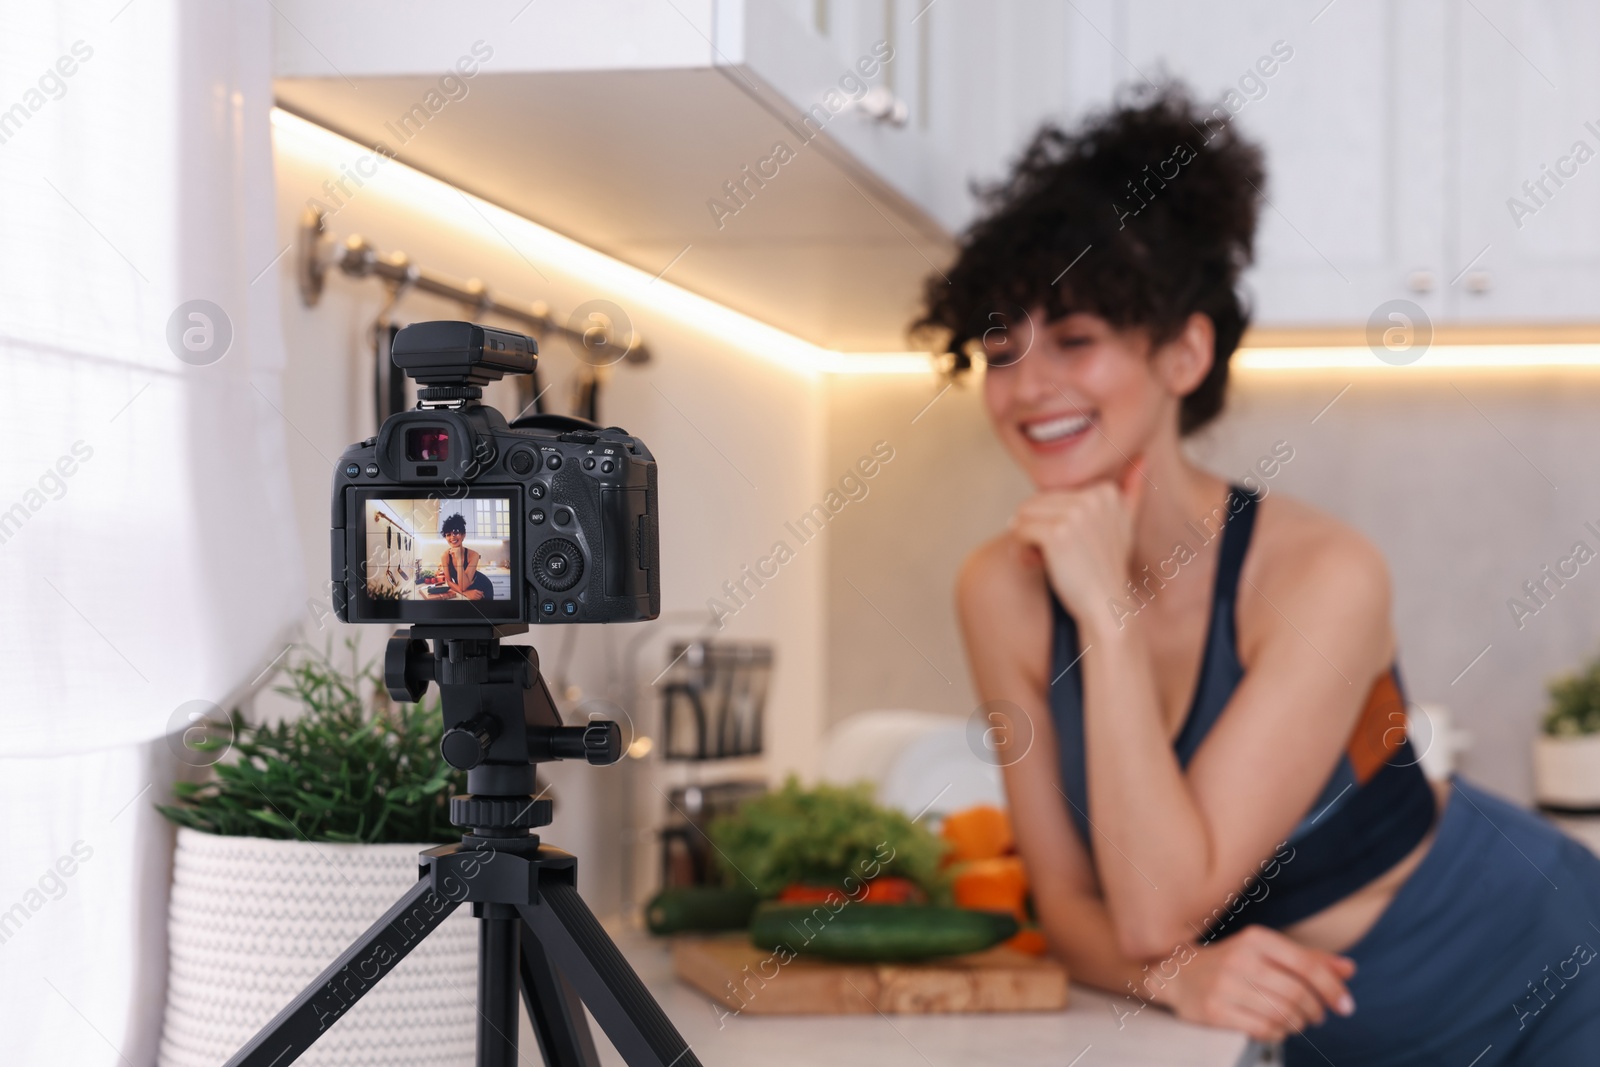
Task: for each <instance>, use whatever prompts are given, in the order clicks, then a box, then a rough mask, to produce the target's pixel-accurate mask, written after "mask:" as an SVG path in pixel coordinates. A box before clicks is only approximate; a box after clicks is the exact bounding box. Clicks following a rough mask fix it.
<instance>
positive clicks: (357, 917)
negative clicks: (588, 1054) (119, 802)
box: [159, 642, 477, 1067]
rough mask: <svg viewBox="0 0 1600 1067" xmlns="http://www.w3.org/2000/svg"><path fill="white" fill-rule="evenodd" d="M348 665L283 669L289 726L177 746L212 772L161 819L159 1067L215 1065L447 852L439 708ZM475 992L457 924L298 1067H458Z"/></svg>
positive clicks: (237, 717)
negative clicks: (173, 832) (169, 867)
mask: <svg viewBox="0 0 1600 1067" xmlns="http://www.w3.org/2000/svg"><path fill="white" fill-rule="evenodd" d="M348 651H349V654H350V660H349V665H348V666H337V665H335V664H334V662H333V660H332V657H331V655H330V654H329V652H328V651H326V650H325V651H323V652H320V653H318V652H314V651H309V650H300V651H298V652H296V653H293V654H291V658H290V660H289V663H288V666H287V667H286V669H285V671H286V676H287V684H285V685H283V686H280V687H278V691H279V692H280V693H284V694H286V695H288V696H290V697H293V698H295V699H296V700H298V702H299V703H300V705H301V706H302V709H303V713H302V714H301V715H300V716H299V717H298V718H295V719H291V720H286V721H284V722H281V723H279V724H277V725H274V726H268V725H262V724H253V723H249V722H246V721H245V719H244V718H243V716H242V715H241V714H240V713H239V712H238V711H237V710H235V711H234V712H233V714H232V716H231V717H230V718H231V722H230V723H223V724H213V726H214V727H220V728H219V729H213V730H211V731H210V732H209V733H206V734H204V735H203V736H201V737H200V738H199V739H198V740H196V739H195V737H196V735H195V733H194V732H192V731H191V733H190V734H189V735H186V744H187V745H188V747H189V748H190V750H191V751H192V752H195V753H199V754H204V755H205V756H206V757H208V760H207V761H209V762H213V763H214V766H213V768H212V770H213V773H212V774H211V776H210V777H209V778H208V779H207V780H206V781H203V782H180V783H179V784H178V785H177V786H176V788H175V791H174V792H175V798H174V803H172V804H168V805H162V806H160V810H161V812H162V813H163V814H164V815H166V816H167V818H169V819H170V820H172V821H173V822H175V823H177V824H178V826H179V830H178V849H177V858H176V864H175V871H174V877H173V887H172V905H171V912H170V916H169V922H168V941H169V946H170V962H169V977H168V983H167V1009H166V1021H165V1026H164V1027H163V1033H162V1038H161V1051H160V1061H159V1062H160V1064H161V1065H162V1067H190V1065H194V1067H200V1065H202V1064H203V1065H206V1067H211V1065H214V1064H218V1063H221V1062H223V1061H224V1060H226V1059H227V1058H228V1057H229V1056H231V1055H232V1054H233V1053H234V1052H235V1051H236V1050H237V1049H238V1048H239V1046H240V1045H242V1044H244V1043H245V1042H246V1041H247V1040H249V1038H250V1037H251V1036H253V1035H254V1034H255V1032H256V1031H257V1030H259V1029H260V1028H261V1027H262V1026H263V1025H265V1024H266V1023H267V1022H269V1021H270V1020H271V1019H272V1017H273V1016H274V1015H276V1014H277V1013H278V1011H279V1010H280V1009H282V1008H283V1007H284V1005H286V1004H288V1003H289V1001H290V1000H291V999H292V998H293V997H294V996H295V994H297V993H298V992H299V991H300V990H301V989H302V988H303V987H304V986H305V985H307V984H308V983H309V982H310V981H311V980H312V979H313V978H315V977H316V975H317V974H318V973H320V972H321V970H322V969H323V968H324V967H326V966H327V965H328V964H329V963H331V962H332V961H333V960H334V958H335V957H337V956H338V954H339V953H340V952H341V951H342V950H343V949H344V948H345V946H346V945H347V944H348V943H349V942H350V941H351V940H353V939H354V938H355V937H356V936H358V935H359V934H360V933H361V932H362V931H364V930H365V929H367V927H369V926H370V925H371V924H372V923H373V922H374V921H375V920H376V919H378V918H379V917H380V916H381V915H382V914H383V913H384V912H385V911H386V910H387V909H388V908H389V906H390V905H392V904H393V903H394V901H395V900H396V899H397V898H398V897H400V896H401V894H403V893H404V892H405V891H406V890H407V889H408V888H409V887H410V886H411V885H413V884H414V883H415V882H416V878H417V853H418V852H419V851H420V850H421V849H423V848H426V847H427V846H429V845H431V844H441V843H445V842H449V841H454V840H458V839H459V831H458V830H456V829H454V828H453V827H452V826H451V825H450V823H449V818H448V814H449V812H448V805H449V796H450V794H451V793H452V792H464V791H465V783H464V782H463V781H462V780H461V776H459V775H458V774H457V773H456V772H455V771H453V770H452V769H451V768H450V767H449V766H448V765H447V764H446V763H445V762H444V761H443V759H442V758H441V757H440V755H439V737H440V733H441V731H442V729H443V724H442V721H441V718H440V715H439V711H438V708H437V704H436V702H425V703H418V704H394V703H390V701H389V700H388V698H387V694H386V693H385V692H384V690H383V688H382V686H381V685H380V684H379V681H380V679H379V678H378V676H377V673H376V671H375V670H374V668H373V666H372V664H370V663H368V664H365V665H361V664H359V662H358V658H357V655H356V650H355V647H354V643H353V642H351V643H350V645H349V646H348ZM476 975H477V932H476V930H475V929H474V923H473V921H472V917H471V911H470V909H468V908H458V909H457V910H456V912H455V913H454V914H452V915H451V916H450V918H449V919H447V920H446V921H445V923H444V924H443V925H442V926H440V927H439V929H438V930H436V931H435V932H434V933H433V934H432V935H430V936H429V937H428V938H427V939H426V940H424V941H423V942H422V943H421V944H420V945H418V946H417V948H416V949H414V950H413V951H412V952H411V953H410V954H409V955H408V956H407V957H406V958H405V960H403V961H402V962H401V963H400V965H399V966H397V967H396V968H395V969H394V971H393V972H392V973H390V974H389V975H388V976H387V977H385V978H384V979H383V981H382V982H380V983H379V984H377V985H376V986H374V987H373V988H372V990H371V991H370V992H368V993H367V994H366V995H365V996H364V997H363V998H362V999H361V1000H360V1002H358V1003H357V1004H356V1005H355V1007H354V1008H352V1009H351V1010H350V1012H349V1013H348V1014H346V1015H345V1016H344V1017H343V1018H342V1019H340V1020H339V1022H338V1023H337V1024H335V1025H334V1026H333V1027H332V1028H331V1029H330V1030H329V1031H328V1033H327V1034H325V1035H324V1036H323V1037H322V1038H321V1039H320V1040H319V1041H318V1042H317V1043H316V1045H315V1046H313V1048H312V1049H311V1051H310V1052H308V1053H307V1054H306V1055H304V1056H302V1057H301V1058H300V1059H299V1060H298V1061H296V1062H297V1063H299V1064H325V1065H327V1064H377V1063H383V1064H417V1065H421V1064H429V1065H435V1064H462V1065H468V1064H471V1063H472V1061H473V1054H474V1052H473V1050H474V1034H475V1022H474V1021H475V1019H476V1015H477V1013H476V1002H475V992H476Z"/></svg>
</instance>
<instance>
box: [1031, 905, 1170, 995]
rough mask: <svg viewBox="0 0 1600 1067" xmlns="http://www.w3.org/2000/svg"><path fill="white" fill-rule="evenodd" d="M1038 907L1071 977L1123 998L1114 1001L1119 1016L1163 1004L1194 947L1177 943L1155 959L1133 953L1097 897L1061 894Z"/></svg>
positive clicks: (1041, 918) (1043, 924) (1057, 954)
mask: <svg viewBox="0 0 1600 1067" xmlns="http://www.w3.org/2000/svg"><path fill="white" fill-rule="evenodd" d="M1035 906H1036V907H1037V908H1038V911H1039V919H1040V925H1041V926H1042V927H1043V929H1044V933H1045V937H1046V938H1047V939H1048V940H1049V942H1050V946H1051V948H1052V949H1053V950H1054V952H1055V955H1056V957H1057V958H1058V959H1060V960H1061V961H1062V962H1063V963H1065V964H1066V965H1067V973H1068V974H1069V975H1070V976H1071V977H1072V980H1073V981H1075V982H1082V983H1083V984H1084V985H1089V986H1093V987H1095V988H1096V989H1100V990H1103V991H1105V992H1107V993H1111V994H1113V995H1116V996H1120V997H1122V998H1124V999H1123V1000H1122V1001H1117V1002H1113V1005H1112V1011H1113V1012H1114V1013H1115V1014H1116V1015H1117V1017H1118V1018H1119V1019H1120V1018H1122V1017H1123V1016H1124V1015H1126V1014H1127V1013H1129V1012H1137V1011H1139V1010H1140V1008H1141V1007H1142V1004H1143V1003H1144V1002H1155V1003H1164V1002H1165V998H1164V990H1165V987H1166V985H1167V984H1168V982H1169V981H1170V979H1171V978H1172V977H1173V976H1174V974H1175V972H1176V968H1177V967H1178V966H1179V965H1180V964H1181V963H1182V962H1183V961H1184V960H1185V959H1186V958H1187V957H1186V954H1188V953H1192V952H1193V951H1194V950H1193V949H1192V948H1191V947H1189V946H1188V945H1186V944H1175V945H1171V946H1169V947H1168V948H1167V949H1166V950H1164V955H1162V956H1158V957H1156V958H1155V959H1154V960H1152V961H1150V962H1145V961H1143V960H1137V959H1134V958H1132V957H1130V956H1128V955H1127V954H1126V953H1125V952H1124V951H1123V949H1122V946H1121V944H1120V939H1119V938H1118V935H1117V931H1116V928H1115V926H1114V925H1113V924H1112V921H1111V914H1110V912H1109V911H1108V910H1107V909H1106V904H1105V901H1103V900H1101V899H1099V898H1097V897H1086V896H1078V895H1071V896H1060V897H1057V898H1055V899H1054V900H1053V901H1051V902H1050V903H1048V904H1045V903H1044V902H1042V901H1036V902H1035ZM1169 957H1170V959H1169Z"/></svg>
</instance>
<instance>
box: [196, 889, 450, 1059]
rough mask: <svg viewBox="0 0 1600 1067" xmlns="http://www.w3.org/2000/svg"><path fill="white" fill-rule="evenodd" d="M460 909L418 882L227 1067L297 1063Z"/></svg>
mask: <svg viewBox="0 0 1600 1067" xmlns="http://www.w3.org/2000/svg"><path fill="white" fill-rule="evenodd" d="M459 903H460V901H457V900H450V899H448V898H446V897H442V896H440V895H439V894H438V893H436V892H434V891H433V887H432V886H431V885H430V884H429V883H428V882H427V881H426V880H423V881H419V882H418V883H417V884H416V885H414V886H412V887H411V889H410V890H408V891H407V892H406V895H405V896H403V897H401V898H400V899H399V900H398V901H396V902H395V905H394V907H392V908H390V909H389V910H388V911H387V912H385V913H384V915H383V918H381V919H379V920H378V921H377V922H375V923H373V924H372V926H370V927H369V928H368V929H367V932H366V933H364V934H362V935H361V936H360V937H359V938H357V939H356V940H355V942H354V943H352V944H351V946H350V947H349V948H347V949H345V950H344V952H343V953H341V954H340V956H339V958H338V959H336V960H334V961H333V962H332V963H330V964H329V965H328V967H327V969H326V970H324V971H323V972H322V973H321V974H319V975H317V977H316V978H315V979H314V980H313V981H312V982H311V984H310V985H308V986H306V988H305V989H303V990H301V992H300V994H299V995H298V996H296V997H295V998H294V999H293V1000H291V1001H290V1002H289V1006H288V1007H286V1008H284V1009H283V1010H282V1011H280V1012H279V1013H278V1014H277V1016H276V1017H275V1018H274V1019H273V1020H272V1021H271V1022H270V1023H268V1024H267V1025H266V1026H265V1027H263V1028H262V1029H261V1031H260V1032H259V1033H257V1034H256V1036H255V1037H252V1038H251V1039H250V1040H249V1041H248V1042H246V1043H245V1045H244V1047H243V1048H241V1049H240V1050H239V1051H238V1052H235V1053H234V1054H233V1058H232V1059H230V1060H229V1061H228V1062H227V1064H226V1065H225V1067H287V1065H288V1064H290V1063H293V1062H294V1061H295V1060H296V1059H298V1058H299V1056H300V1054H301V1053H302V1052H304V1051H305V1050H306V1049H308V1048H310V1047H311V1043H312V1042H313V1041H315V1040H316V1039H317V1038H318V1037H320V1036H321V1035H322V1033H323V1032H324V1031H325V1030H327V1029H328V1027H330V1026H332V1025H333V1024H334V1023H336V1022H338V1021H339V1019H340V1018H342V1017H343V1016H344V1013H345V1012H347V1011H349V1010H350V1008H351V1007H352V1006H353V1005H354V1004H355V1002H356V1001H358V1000H360V999H361V997H362V995H363V994H364V993H366V992H367V990H369V989H371V988H372V987H373V986H374V985H375V984H377V982H378V980H379V979H380V978H382V977H383V976H384V975H386V974H388V973H389V972H390V971H392V970H394V967H395V964H397V963H399V962H400V961H401V960H403V959H405V957H406V953H408V952H410V951H411V950H412V949H414V948H416V947H417V944H418V942H420V941H421V940H422V939H423V938H424V937H427V936H428V934H430V933H432V932H433V931H434V930H435V929H436V928H437V927H438V926H439V924H440V923H442V922H444V921H445V919H446V918H448V917H449V915H450V913H451V912H452V911H455V909H456V905H457V904H459Z"/></svg>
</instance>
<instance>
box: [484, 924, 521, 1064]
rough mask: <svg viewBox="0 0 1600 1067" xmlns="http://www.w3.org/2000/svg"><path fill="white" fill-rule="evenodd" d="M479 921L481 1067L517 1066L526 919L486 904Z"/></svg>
mask: <svg viewBox="0 0 1600 1067" xmlns="http://www.w3.org/2000/svg"><path fill="white" fill-rule="evenodd" d="M481 907H482V908H483V913H482V918H481V919H479V920H478V1067H517V1036H518V1035H517V1031H518V1030H519V1029H520V1027H519V1026H518V1023H519V1021H520V1020H518V1018H517V959H518V957H519V955H520V953H519V952H518V951H517V945H518V942H519V941H521V939H522V919H521V917H520V916H518V915H517V909H516V908H515V907H514V906H512V905H510V904H483V905H481Z"/></svg>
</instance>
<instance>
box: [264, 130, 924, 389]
mask: <svg viewBox="0 0 1600 1067" xmlns="http://www.w3.org/2000/svg"><path fill="white" fill-rule="evenodd" d="M272 126H273V147H274V149H275V151H278V152H281V153H285V154H288V155H292V156H294V157H295V158H297V159H299V160H302V161H304V162H306V163H308V164H310V165H312V166H315V167H319V168H321V169H324V170H327V171H329V172H330V173H339V172H340V166H339V165H340V164H341V163H345V164H348V163H350V162H351V161H353V160H355V159H356V158H358V157H361V156H367V155H371V152H370V150H369V149H367V148H366V147H364V146H362V145H360V144H357V143H356V142H355V141H351V140H349V139H348V138H345V137H342V136H340V135H339V134H336V133H334V132H333V131H331V130H328V129H325V128H324V127H322V126H318V125H316V124H315V123H313V122H308V121H306V120H305V119H302V118H300V117H298V116H296V115H291V114H290V113H289V112H287V111H284V110H283V109H281V108H273V109H272ZM379 173H380V175H381V176H382V178H381V180H382V182H383V189H384V191H385V193H386V194H388V195H391V196H398V197H403V198H404V199H406V200H408V201H410V202H411V203H413V204H414V205H415V206H416V207H417V208H418V209H419V210H421V211H425V212H428V213H429V214H431V215H433V216H435V217H436V218H437V219H439V220H441V221H445V220H454V219H455V218H456V217H458V216H459V214H460V209H461V208H462V206H463V205H462V197H466V198H467V199H468V200H469V201H470V202H471V206H472V207H473V208H474V209H475V210H476V212H477V213H478V214H480V215H481V216H483V218H485V219H486V220H488V221H489V222H490V223H491V224H492V225H493V226H494V228H495V229H496V230H498V231H499V232H500V233H501V234H502V235H503V236H504V237H505V239H506V240H507V241H508V242H510V243H511V244H512V246H513V247H514V248H515V249H516V250H517V252H518V253H520V254H521V255H523V256H525V257H527V259H528V260H529V261H530V262H533V263H540V264H543V265H545V266H548V267H551V268H553V269H555V270H559V271H560V272H561V273H563V274H566V275H569V276H571V277H573V278H575V279H576V280H578V281H580V282H582V283H583V284H585V285H587V286H590V287H592V288H593V290H594V291H596V292H600V293H607V294H611V295H612V296H613V297H614V298H615V299H618V300H621V301H623V302H625V303H626V304H627V306H628V307H630V308H640V309H646V310H648V311H649V312H650V313H652V314H653V315H659V316H663V317H667V318H671V319H673V320H675V321H677V322H680V323H683V324H684V325H687V326H689V327H691V328H693V329H696V330H700V331H704V332H706V333H709V334H711V335H713V336H715V337H717V338H718V339H719V340H721V341H723V342H725V343H727V344H731V345H734V346H735V347H737V348H740V349H743V350H745V351H747V352H749V353H750V354H751V355H753V356H756V357H758V358H760V359H765V360H767V361H768V362H771V363H776V364H778V365H779V366H782V367H784V368H785V369H787V370H789V371H792V372H795V373H799V374H804V375H816V374H922V375H927V376H929V377H932V376H933V373H934V371H933V365H932V361H931V360H930V359H929V358H928V356H927V355H926V354H925V353H921V352H860V353H857V352H835V351H832V350H830V349H826V348H821V347H819V346H817V345H814V344H811V343H810V342H809V341H804V340H801V339H800V338H798V337H796V336H794V335H793V334H790V333H786V332H784V331H783V330H779V329H777V328H775V327H772V326H768V325H767V324H766V323H764V322H760V321H758V320H756V319H753V318H751V317H750V316H748V315H745V314H742V313H741V312H738V311H735V310H733V309H732V308H730V307H727V306H725V305H723V304H719V303H717V302H716V301H714V300H708V299H706V298H705V297H703V296H700V295H698V294H696V293H691V292H689V291H688V290H687V289H682V288H679V287H678V286H676V285H674V284H672V283H671V282H669V281H666V280H665V279H659V280H658V279H656V278H654V277H653V276H651V275H650V274H649V273H647V272H645V271H642V270H640V269H639V268H637V267H633V266H630V265H629V264H627V263H624V262H622V261H621V260H619V259H614V258H612V257H611V256H608V255H606V254H605V253H603V252H598V251H596V250H595V249H593V248H590V247H589V246H587V245H584V244H580V243H578V242H577V241H574V240H572V239H571V238H570V237H564V236H562V235H561V234H559V233H556V232H555V231H553V230H549V229H546V228H545V227H543V226H540V225H539V224H538V223H536V222H533V221H531V220H529V219H526V218H524V217H522V216H521V215H517V214H515V213H513V212H510V211H507V210H506V209H504V208H502V207H498V206H496V205H494V204H491V203H489V202H488V201H487V200H480V199H478V198H477V197H474V196H472V195H471V194H469V193H464V192H462V193H458V192H457V191H456V190H455V189H454V188H453V187H451V186H450V185H448V184H446V183H445V182H442V181H440V180H439V179H437V178H433V177H430V176H428V175H426V174H423V173H422V172H421V171H418V170H415V169H413V168H411V167H408V166H406V165H405V164H404V163H401V162H399V161H398V160H389V161H388V162H386V163H384V164H383V166H382V168H381V170H380V171H379Z"/></svg>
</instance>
